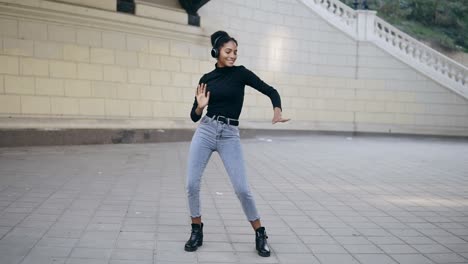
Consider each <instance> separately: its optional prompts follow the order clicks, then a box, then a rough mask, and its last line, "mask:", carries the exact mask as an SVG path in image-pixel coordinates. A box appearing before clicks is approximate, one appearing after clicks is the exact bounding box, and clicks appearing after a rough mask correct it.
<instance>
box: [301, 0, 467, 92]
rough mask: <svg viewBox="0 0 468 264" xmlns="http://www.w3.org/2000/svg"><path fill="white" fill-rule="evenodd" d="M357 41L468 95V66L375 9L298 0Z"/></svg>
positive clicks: (333, 0)
mask: <svg viewBox="0 0 468 264" xmlns="http://www.w3.org/2000/svg"><path fill="white" fill-rule="evenodd" d="M299 1H300V2H302V3H303V4H304V5H306V6H308V7H309V8H310V9H312V10H313V11H315V12H316V13H317V14H318V15H319V16H321V17H322V18H324V19H326V20H327V21H328V22H330V23H331V24H332V25H334V26H335V27H337V28H338V29H340V30H341V31H343V32H344V33H346V34H348V35H349V36H351V37H352V38H354V39H355V40H357V41H369V42H372V43H374V44H376V45H377V46H378V47H380V48H382V49H384V50H385V51H387V52H388V53H390V54H392V55H393V56H395V57H397V58H398V59H400V60H401V61H403V62H404V63H406V64H408V65H410V66H411V67H413V68H415V69H416V70H418V71H419V72H421V73H423V74H425V75H426V76H427V77H429V78H431V79H433V80H435V81H436V82H438V83H439V84H441V85H443V86H445V87H447V88H449V89H451V90H452V91H454V92H456V93H457V94H459V95H461V96H463V97H464V98H468V68H467V67H465V66H464V65H462V64H460V63H458V62H456V61H454V60H452V59H450V58H449V57H447V56H445V55H443V54H441V53H439V52H437V51H436V50H434V49H432V48H430V47H428V46H426V45H424V44H423V43H421V42H420V41H418V40H416V39H414V38H412V37H410V36H409V35H407V34H405V33H403V32H402V31H400V30H399V29H397V28H396V27H394V26H392V25H390V24H389V23H387V22H386V21H385V20H383V19H381V18H379V17H377V16H376V12H375V11H364V10H359V11H356V10H354V9H352V8H350V7H348V6H347V5H345V4H343V3H342V2H341V1H339V0H299Z"/></svg>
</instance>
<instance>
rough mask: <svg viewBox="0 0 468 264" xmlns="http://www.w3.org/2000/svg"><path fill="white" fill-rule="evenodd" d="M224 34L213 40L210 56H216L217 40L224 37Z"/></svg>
mask: <svg viewBox="0 0 468 264" xmlns="http://www.w3.org/2000/svg"><path fill="white" fill-rule="evenodd" d="M225 37H226V36H219V37H217V38H216V39H215V41H214V42H213V48H212V49H211V57H213V58H218V56H219V49H218V47H217V44H218V40H220V39H222V38H225Z"/></svg>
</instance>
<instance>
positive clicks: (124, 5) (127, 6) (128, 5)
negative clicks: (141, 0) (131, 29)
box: [117, 0, 135, 14]
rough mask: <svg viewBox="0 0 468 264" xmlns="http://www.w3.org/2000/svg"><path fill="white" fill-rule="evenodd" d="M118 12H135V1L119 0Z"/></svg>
mask: <svg viewBox="0 0 468 264" xmlns="http://www.w3.org/2000/svg"><path fill="white" fill-rule="evenodd" d="M117 12H122V13H129V14H135V1H134V0H117Z"/></svg>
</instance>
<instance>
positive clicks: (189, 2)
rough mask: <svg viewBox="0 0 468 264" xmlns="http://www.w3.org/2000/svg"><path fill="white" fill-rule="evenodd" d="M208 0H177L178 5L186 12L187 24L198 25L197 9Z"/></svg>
mask: <svg viewBox="0 0 468 264" xmlns="http://www.w3.org/2000/svg"><path fill="white" fill-rule="evenodd" d="M208 1H210V0H179V3H180V5H181V6H182V7H183V8H184V9H185V11H186V12H187V14H188V24H189V25H192V26H197V27H199V26H200V16H199V15H198V13H197V11H198V9H200V7H202V6H203V5H204V4H206V3H208Z"/></svg>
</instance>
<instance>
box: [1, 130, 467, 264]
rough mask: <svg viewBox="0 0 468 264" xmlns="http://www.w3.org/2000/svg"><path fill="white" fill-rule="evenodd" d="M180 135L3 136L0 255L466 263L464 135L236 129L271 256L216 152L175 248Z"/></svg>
mask: <svg viewBox="0 0 468 264" xmlns="http://www.w3.org/2000/svg"><path fill="white" fill-rule="evenodd" d="M188 146H189V143H188V142H180V143H158V144H135V145H131V144H130V145H100V146H60V147H31V148H28V147H24V148H4V149H0V263H1V264H10V263H11V264H28V263H31V264H32V263H34V264H42V263H54V264H57V263H65V264H70V263H71V264H78V263H79V264H103V263H106V264H165V263H167V264H185V263H187V264H189V263H190V264H192V263H217V264H223V263H243V264H249V263H272V264H276V263H277V264H294V263H312V264H314V263H320V264H327V263H340V264H343V263H360V264H367V263H379V264H386V263H388V264H394V263H399V264H405V263H408V264H418V263H468V198H467V197H466V191H467V190H466V186H468V165H467V163H466V161H465V160H466V159H465V157H466V156H467V155H468V143H467V142H466V141H455V140H447V139H437V138H404V137H400V138H389V137H357V138H351V139H350V138H346V137H342V136H327V135H313V136H302V137H288V136H284V137H272V141H271V142H267V141H264V140H263V141H262V140H257V139H249V140H244V141H243V146H244V152H245V156H246V165H247V171H248V174H249V176H248V177H249V181H250V184H251V188H252V190H253V192H254V196H255V198H256V201H257V206H258V208H259V212H260V214H261V216H262V222H263V224H264V225H265V226H266V228H267V233H268V235H269V237H270V239H269V242H270V244H271V248H272V250H273V251H272V256H271V257H270V258H261V257H259V256H258V255H257V253H256V251H255V248H254V246H255V243H254V241H255V237H254V232H253V231H252V230H251V227H250V225H249V223H248V222H247V221H246V220H245V216H244V215H243V213H242V209H241V207H240V204H239V202H238V200H237V198H236V196H235V193H234V192H233V190H232V187H231V184H230V181H229V177H228V176H227V175H226V172H225V170H224V167H223V164H222V161H221V159H220V158H219V156H218V155H217V154H214V155H213V156H212V159H211V161H210V163H209V164H208V166H207V169H206V171H205V174H204V178H203V181H202V195H201V199H202V208H203V210H202V212H203V216H204V222H205V230H204V231H205V241H204V245H203V246H202V247H201V248H200V249H199V250H198V251H197V252H194V253H188V252H185V251H184V250H183V245H184V243H185V241H186V240H187V238H188V236H189V233H190V225H189V218H188V217H187V212H188V210H187V201H186V198H185V178H184V177H185V170H186V167H185V166H186V164H185V163H186V159H187V151H188Z"/></svg>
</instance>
